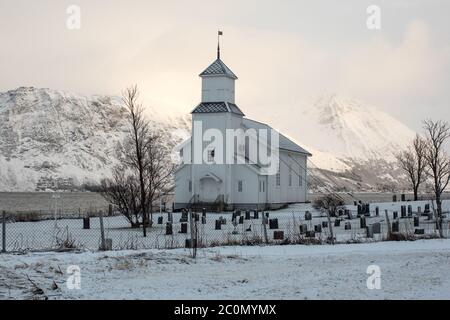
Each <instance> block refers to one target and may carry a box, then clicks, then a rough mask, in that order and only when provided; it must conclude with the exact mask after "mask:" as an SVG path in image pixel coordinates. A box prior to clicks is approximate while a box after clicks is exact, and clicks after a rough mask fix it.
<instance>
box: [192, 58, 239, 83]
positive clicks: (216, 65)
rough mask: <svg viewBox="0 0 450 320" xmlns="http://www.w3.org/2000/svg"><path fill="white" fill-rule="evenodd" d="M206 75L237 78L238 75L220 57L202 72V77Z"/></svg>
mask: <svg viewBox="0 0 450 320" xmlns="http://www.w3.org/2000/svg"><path fill="white" fill-rule="evenodd" d="M204 76H226V77H229V78H232V79H237V76H236V75H235V74H234V73H233V71H231V70H230V68H228V67H227V66H226V65H225V63H223V61H222V60H220V59H217V60H216V61H214V62H213V63H212V64H211V65H210V66H209V67H208V68H206V69H205V70H204V71H203V72H202V73H200V77H204Z"/></svg>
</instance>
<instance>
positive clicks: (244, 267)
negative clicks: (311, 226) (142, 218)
mask: <svg viewBox="0 0 450 320" xmlns="http://www.w3.org/2000/svg"><path fill="white" fill-rule="evenodd" d="M69 265H77V266H79V268H80V272H81V274H80V286H81V289H72V290H69V289H68V288H67V285H66V281H67V279H68V277H69V274H67V268H68V266H69ZM369 265H378V266H379V267H380V271H381V274H380V279H381V288H380V289H372V290H369V289H368V288H367V284H366V281H367V278H368V277H369V275H368V274H367V273H366V271H367V267H368V266H369ZM449 265H450V240H420V241H413V242H405V241H403V242H377V243H365V244H346V245H334V246H332V245H323V246H304V245H292V246H265V247H263V246H261V247H259V246H253V247H232V246H229V247H216V248H208V249H201V250H199V254H198V258H197V259H196V260H194V259H192V258H190V256H189V250H187V249H174V250H157V249H152V250H137V251H129V250H124V251H110V252H83V253H55V252H50V253H27V254H24V255H15V254H0V299H44V298H48V299H450V269H449Z"/></svg>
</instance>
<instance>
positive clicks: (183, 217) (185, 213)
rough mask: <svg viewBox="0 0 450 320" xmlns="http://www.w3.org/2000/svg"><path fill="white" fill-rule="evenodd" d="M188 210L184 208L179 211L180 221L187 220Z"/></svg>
mask: <svg viewBox="0 0 450 320" xmlns="http://www.w3.org/2000/svg"><path fill="white" fill-rule="evenodd" d="M188 218H189V216H188V212H187V211H186V210H184V209H183V210H182V211H181V218H180V222H188Z"/></svg>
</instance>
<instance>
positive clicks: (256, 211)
mask: <svg viewBox="0 0 450 320" xmlns="http://www.w3.org/2000/svg"><path fill="white" fill-rule="evenodd" d="M253 219H259V212H258V210H255V211H253Z"/></svg>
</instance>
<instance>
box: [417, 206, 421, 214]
mask: <svg viewBox="0 0 450 320" xmlns="http://www.w3.org/2000/svg"><path fill="white" fill-rule="evenodd" d="M417 213H418V214H421V213H422V207H420V206H419V207H417Z"/></svg>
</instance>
